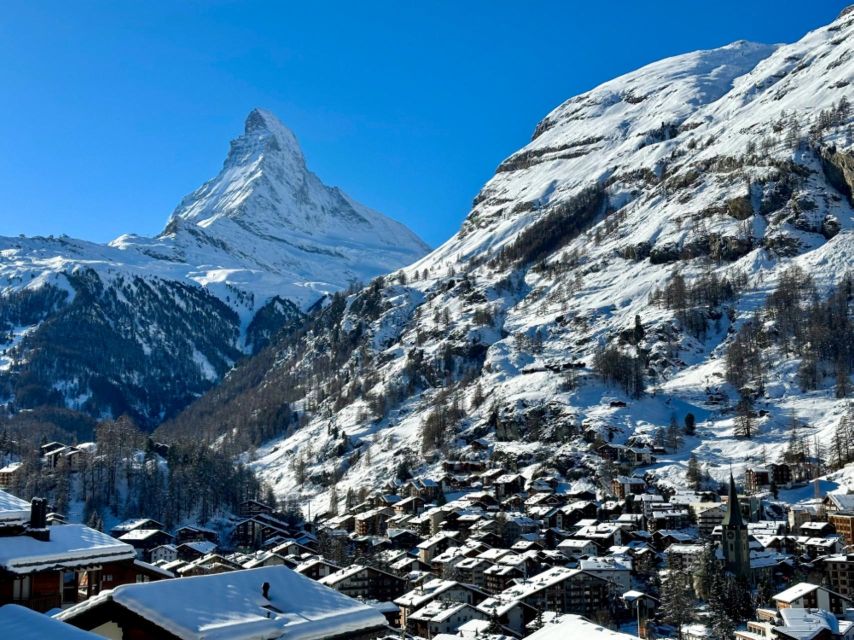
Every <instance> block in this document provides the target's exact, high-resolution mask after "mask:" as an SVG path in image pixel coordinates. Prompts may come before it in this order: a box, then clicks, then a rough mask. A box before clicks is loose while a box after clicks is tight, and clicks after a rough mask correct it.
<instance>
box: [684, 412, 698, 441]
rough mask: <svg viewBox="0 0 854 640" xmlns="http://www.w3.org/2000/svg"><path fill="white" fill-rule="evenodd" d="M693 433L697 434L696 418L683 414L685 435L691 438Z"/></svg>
mask: <svg viewBox="0 0 854 640" xmlns="http://www.w3.org/2000/svg"><path fill="white" fill-rule="evenodd" d="M695 433H697V418H695V417H694V414H693V413H687V414H685V435H686V436H693V435H694V434H695Z"/></svg>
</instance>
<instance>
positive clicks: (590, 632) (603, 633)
mask: <svg viewBox="0 0 854 640" xmlns="http://www.w3.org/2000/svg"><path fill="white" fill-rule="evenodd" d="M565 638H584V640H605V639H606V638H607V640H638V637H637V636H633V635H630V634H628V633H620V632H619V631H614V630H612V629H608V628H607V627H603V626H601V625H598V624H596V623H595V622H590V621H589V620H588V619H586V618H582V617H581V616H578V615H575V614H571V613H570V614H566V615H563V616H560V617H559V618H557V619H556V620H555V621H554V623H552V624H548V625H546V626H545V627H543V628H542V629H540V630H539V631H535V632H534V633H532V634H531V635H529V636H528V637H527V639H526V640H565Z"/></svg>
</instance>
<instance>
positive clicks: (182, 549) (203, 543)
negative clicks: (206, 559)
mask: <svg viewBox="0 0 854 640" xmlns="http://www.w3.org/2000/svg"><path fill="white" fill-rule="evenodd" d="M176 551H177V553H178V557H179V558H180V559H181V560H185V561H187V562H191V561H193V560H196V559H198V558H201V557H202V556H206V555H209V554H211V553H213V552H214V551H216V543H213V542H210V541H209V540H193V541H191V542H182V543H181V544H179V545H178V546H177V547H176Z"/></svg>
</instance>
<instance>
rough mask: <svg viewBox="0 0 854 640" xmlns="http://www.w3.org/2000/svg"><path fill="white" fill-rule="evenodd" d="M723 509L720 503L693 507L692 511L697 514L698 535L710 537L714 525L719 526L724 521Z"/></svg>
mask: <svg viewBox="0 0 854 640" xmlns="http://www.w3.org/2000/svg"><path fill="white" fill-rule="evenodd" d="M725 511H726V510H725V509H724V507H723V505H721V504H715V505H708V504H705V505H702V506H699V507H697V508H696V509H695V511H694V513H695V514H696V516H697V529H698V530H699V533H700V536H701V537H703V538H710V537H711V536H712V532H713V531H714V530H715V527H718V526H720V524H721V523H722V522H723V521H724V513H725Z"/></svg>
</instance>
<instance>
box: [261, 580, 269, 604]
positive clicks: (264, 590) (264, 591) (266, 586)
mask: <svg viewBox="0 0 854 640" xmlns="http://www.w3.org/2000/svg"><path fill="white" fill-rule="evenodd" d="M261 594H262V595H263V596H264V598H266V599H267V600H269V599H270V583H269V582H265V583H264V584H262V585H261Z"/></svg>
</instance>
